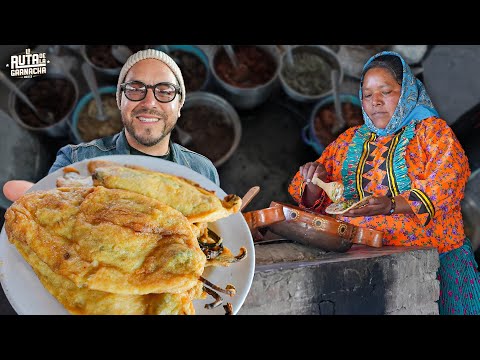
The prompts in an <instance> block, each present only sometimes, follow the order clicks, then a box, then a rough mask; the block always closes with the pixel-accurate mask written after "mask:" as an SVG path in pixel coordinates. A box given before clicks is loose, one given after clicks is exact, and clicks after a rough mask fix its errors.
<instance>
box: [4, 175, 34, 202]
mask: <svg viewBox="0 0 480 360" xmlns="http://www.w3.org/2000/svg"><path fill="white" fill-rule="evenodd" d="M32 186H33V183H32V182H30V181H25V180H10V181H7V182H6V183H5V185H3V194H4V195H5V197H6V198H7V199H8V200H10V201H17V199H19V198H20V197H21V196H22V195H23V194H25V193H26V192H27V191H28V190H29V189H30V188H31V187H32Z"/></svg>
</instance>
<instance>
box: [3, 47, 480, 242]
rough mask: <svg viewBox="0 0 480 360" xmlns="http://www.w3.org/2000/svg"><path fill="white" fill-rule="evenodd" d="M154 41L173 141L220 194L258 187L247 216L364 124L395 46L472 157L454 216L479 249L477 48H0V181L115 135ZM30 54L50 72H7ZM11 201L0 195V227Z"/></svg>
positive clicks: (27, 174)
mask: <svg viewBox="0 0 480 360" xmlns="http://www.w3.org/2000/svg"><path fill="white" fill-rule="evenodd" d="M151 47H153V48H157V49H160V50H162V51H165V52H168V53H169V54H170V56H171V57H172V58H173V59H174V60H175V61H176V62H177V64H178V65H179V66H180V68H181V69H182V73H183V76H184V78H185V84H186V90H187V96H186V103H185V106H184V109H183V110H182V116H181V118H180V119H179V121H178V124H177V127H176V128H175V130H174V132H173V139H174V140H175V141H176V142H179V143H181V144H182V145H184V146H186V147H187V148H189V149H192V150H194V151H197V152H199V153H201V154H204V155H205V156H207V157H208V158H210V159H211V160H212V162H213V163H214V164H215V166H216V167H217V169H218V172H219V174H220V181H221V187H222V189H223V190H224V191H225V192H227V193H235V194H237V195H239V196H243V195H244V194H245V193H246V192H247V191H248V189H249V188H250V187H252V186H255V185H258V186H260V188H261V190H260V193H259V194H258V195H257V196H256V197H255V198H254V200H253V201H252V202H251V203H250V205H248V207H247V208H246V209H245V210H246V211H249V210H253V209H260V208H264V207H268V206H269V204H270V202H271V201H281V202H287V203H291V202H292V200H291V198H290V197H289V195H288V193H287V186H288V183H289V182H290V180H291V178H292V176H293V175H294V174H295V173H296V171H297V170H298V168H299V167H300V166H301V165H302V164H304V163H306V162H308V161H314V160H316V159H317V158H318V157H319V154H320V153H321V152H322V151H323V149H324V148H325V146H326V145H328V144H329V143H330V142H331V141H333V140H334V139H335V138H336V136H338V134H339V133H341V132H342V131H343V130H345V129H346V128H347V127H349V126H354V125H357V124H361V123H363V119H362V115H361V109H360V100H359V99H358V89H359V77H360V73H361V70H362V68H363V64H364V63H365V62H366V61H367V60H368V59H369V58H370V57H371V56H372V55H374V54H376V53H377V52H379V51H382V50H393V51H397V52H399V53H401V54H402V55H403V57H404V58H405V60H406V61H407V62H408V63H409V64H410V66H411V67H412V69H413V71H414V73H415V74H416V76H417V77H418V78H419V79H420V80H422V81H423V82H424V84H425V86H426V88H427V91H428V93H429V95H430V97H431V98H432V101H433V103H434V105H435V106H436V108H437V110H438V111H439V113H440V116H441V117H442V118H444V119H445V120H446V121H447V122H448V123H449V124H450V126H452V128H453V130H454V132H455V133H456V135H457V136H458V138H459V140H460V142H461V143H462V145H463V147H464V149H465V151H466V153H467V156H468V158H469V161H470V167H471V170H472V176H471V178H470V180H469V183H468V185H467V191H466V196H465V199H464V200H463V202H462V211H463V214H464V221H465V227H466V232H467V234H468V236H469V237H470V238H471V239H472V242H473V244H474V248H475V249H478V246H479V244H480V228H479V227H478V226H475V224H477V223H478V221H479V220H480V209H479V206H480V194H479V192H480V190H479V189H480V186H479V185H480V173H479V171H477V170H478V169H479V168H480V146H479V145H478V144H475V142H474V139H479V138H480V136H479V135H480V75H477V73H478V68H479V65H480V46H479V45H233V46H229V45H215V46H212V45H0V68H1V69H2V71H1V72H0V76H1V79H0V80H2V81H1V82H2V83H1V84H0V150H1V151H0V168H1V169H2V170H1V172H0V186H3V184H4V183H5V181H8V180H10V179H24V180H30V181H34V182H35V181H38V180H40V179H41V178H43V177H44V176H45V175H46V174H47V172H48V169H49V168H50V166H51V165H52V163H53V161H54V159H55V156H56V153H57V151H58V149H59V148H60V147H62V146H64V145H66V144H76V143H79V142H82V141H89V140H92V139H95V138H99V137H103V136H108V135H112V134H115V133H117V132H118V131H120V129H121V128H122V123H121V118H120V112H119V110H118V109H117V106H116V102H115V90H116V84H117V79H118V74H119V72H120V69H121V66H122V64H123V62H124V61H125V59H126V57H128V55H129V54H131V53H132V52H135V51H138V50H141V49H145V48H151ZM26 49H31V52H32V53H45V54H46V59H47V61H48V63H47V70H46V74H44V75H42V76H37V77H33V78H31V79H20V78H15V77H12V76H11V67H10V62H11V56H12V55H15V54H25V50H26ZM95 87H96V88H97V90H98V98H96V96H95V93H96V92H95V91H92V89H94V88H95ZM19 91H21V93H20V92H19ZM336 95H338V97H337V96H336ZM25 97H26V99H25ZM336 98H337V104H338V106H335V99H336ZM99 109H101V110H99ZM102 113H103V115H104V116H103V117H102V116H101V115H102ZM339 119H340V120H339ZM477 141H478V140H477ZM9 205H10V202H9V201H8V200H7V199H5V198H4V197H3V195H0V224H3V221H4V219H3V215H4V212H5V209H6V208H7V207H8V206H9Z"/></svg>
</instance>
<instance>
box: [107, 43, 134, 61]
mask: <svg viewBox="0 0 480 360" xmlns="http://www.w3.org/2000/svg"><path fill="white" fill-rule="evenodd" d="M132 54H133V52H132V50H130V48H129V47H128V46H125V45H112V56H113V57H114V58H115V60H117V61H118V62H119V63H122V64H125V63H126V62H127V60H128V58H129V57H130V56H131V55H132Z"/></svg>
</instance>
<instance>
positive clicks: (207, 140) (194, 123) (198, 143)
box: [172, 91, 242, 167]
mask: <svg viewBox="0 0 480 360" xmlns="http://www.w3.org/2000/svg"><path fill="white" fill-rule="evenodd" d="M194 107H196V109H195V113H193V110H192V113H190V114H189V113H188V111H189V109H192V108H194ZM200 107H205V108H207V109H209V110H211V111H212V113H211V114H210V113H208V112H207V111H206V109H203V110H202V109H201V108H200ZM215 114H219V115H221V116H215ZM210 122H212V123H210ZM177 125H178V126H179V127H180V128H182V130H184V131H186V132H188V133H189V134H190V135H191V136H192V142H191V143H190V144H186V147H187V148H188V149H190V150H193V151H196V152H198V153H200V154H202V155H205V156H206V157H208V158H209V159H210V160H211V161H212V162H213V164H214V165H215V166H216V167H219V166H221V165H222V164H223V163H225V162H226V161H227V160H228V159H229V158H230V157H231V156H232V154H233V153H234V152H235V150H236V149H237V147H238V145H239V143H240V139H241V137H242V124H241V122H240V118H239V116H238V114H237V112H236V111H235V109H234V108H233V106H232V105H231V104H230V103H228V102H227V101H226V100H225V99H224V98H222V97H221V96H219V95H216V94H213V93H210V92H206V91H196V92H192V93H190V94H187V97H186V100H185V104H184V106H183V108H182V115H181V116H180V118H179V119H178V122H177ZM226 128H228V129H229V130H228V129H226ZM226 130H228V131H226ZM229 133H230V134H229ZM172 139H173V140H174V141H175V142H178V141H177V134H176V133H175V130H174V131H173V132H172Z"/></svg>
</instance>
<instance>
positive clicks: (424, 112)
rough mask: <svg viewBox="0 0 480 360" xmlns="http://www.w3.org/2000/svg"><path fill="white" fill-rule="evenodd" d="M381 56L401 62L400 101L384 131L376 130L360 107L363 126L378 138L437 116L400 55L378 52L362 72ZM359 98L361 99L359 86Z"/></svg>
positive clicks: (423, 90)
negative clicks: (393, 57) (410, 124)
mask: <svg viewBox="0 0 480 360" xmlns="http://www.w3.org/2000/svg"><path fill="white" fill-rule="evenodd" d="M381 55H395V56H398V57H399V58H400V60H401V61H402V66H403V80H402V92H401V94H400V99H399V100H398V104H397V107H396V109H395V112H394V113H393V116H392V118H391V119H390V122H389V123H388V125H387V127H386V128H385V129H379V128H377V127H376V126H375V125H374V124H373V122H372V120H370V118H369V117H368V115H367V113H366V112H365V110H364V109H363V106H362V113H363V119H364V121H365V125H366V126H367V127H368V128H369V129H370V131H372V132H374V133H376V134H377V135H378V136H387V135H392V134H395V133H396V132H397V131H398V130H400V129H401V128H403V127H404V126H405V125H407V124H409V123H410V122H411V121H415V122H418V121H421V120H423V119H426V118H429V117H431V116H438V113H437V111H436V110H435V108H434V107H433V104H432V101H431V100H430V98H429V96H428V94H427V92H426V90H425V86H424V85H423V84H422V82H421V81H420V80H418V79H417V78H416V77H415V75H413V73H412V70H411V69H410V66H408V64H407V63H406V62H405V60H403V58H402V56H401V55H400V54H398V53H396V52H393V51H383V52H380V53H378V54H376V55H374V56H372V57H371V58H370V59H369V60H368V61H367V62H366V64H365V65H364V67H363V71H365V68H366V67H367V66H368V64H370V63H371V62H372V61H373V60H374V59H375V58H377V57H379V56H381ZM363 77H364V75H363V74H362V78H361V84H362V83H363ZM359 97H360V99H362V86H361V85H360V90H359Z"/></svg>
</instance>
